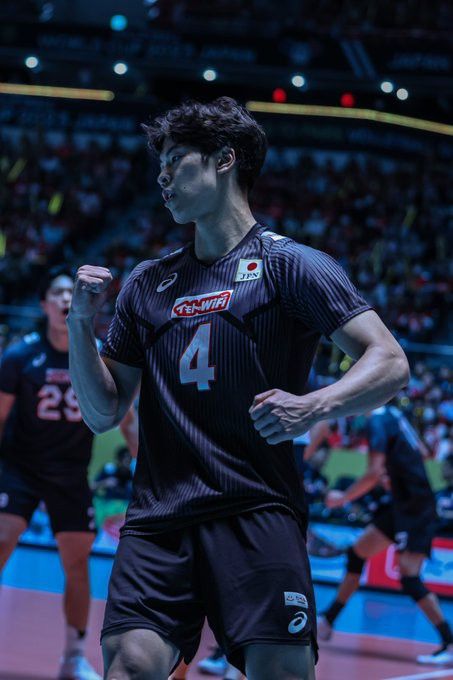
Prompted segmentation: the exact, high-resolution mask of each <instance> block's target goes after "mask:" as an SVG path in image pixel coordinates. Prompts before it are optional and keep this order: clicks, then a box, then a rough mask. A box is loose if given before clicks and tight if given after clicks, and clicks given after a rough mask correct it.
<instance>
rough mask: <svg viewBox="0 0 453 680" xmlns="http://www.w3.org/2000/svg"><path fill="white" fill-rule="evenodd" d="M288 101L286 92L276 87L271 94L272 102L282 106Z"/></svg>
mask: <svg viewBox="0 0 453 680" xmlns="http://www.w3.org/2000/svg"><path fill="white" fill-rule="evenodd" d="M287 99H288V95H287V94H286V91H285V90H284V89H283V88H282V87H276V88H275V90H274V91H273V92H272V101H273V102H275V103H277V104H283V103H284V102H286V100H287Z"/></svg>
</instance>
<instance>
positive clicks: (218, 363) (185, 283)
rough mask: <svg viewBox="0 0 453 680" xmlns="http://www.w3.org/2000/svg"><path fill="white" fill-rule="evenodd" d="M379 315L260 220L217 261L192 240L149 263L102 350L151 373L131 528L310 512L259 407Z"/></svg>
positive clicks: (323, 258) (337, 271)
mask: <svg viewBox="0 0 453 680" xmlns="http://www.w3.org/2000/svg"><path fill="white" fill-rule="evenodd" d="M368 309H369V306H368V304H367V303H366V302H365V300H364V299H363V298H362V297H361V296H360V295H359V293H358V292H357V290H356V289H355V287H354V286H353V285H352V284H351V282H350V281H349V279H348V278H347V276H346V274H345V272H344V271H343V270H342V269H341V267H340V266H339V265H338V264H337V263H336V262H335V261H334V260H333V259H332V258H331V257H329V256H328V255H326V254H325V253H322V252H320V251H317V250H313V249H312V248H309V247H306V246H303V245H300V244H299V243H296V242H294V241H293V240H291V239H289V238H284V237H282V236H279V235H277V234H274V233H273V232H270V231H268V230H267V229H266V228H264V227H262V226H260V225H255V226H254V227H253V228H252V229H251V230H250V231H249V232H248V233H247V234H246V236H245V237H244V238H243V239H242V241H241V242H240V243H239V244H238V245H237V246H236V247H235V248H234V249H233V250H232V251H230V252H229V253H228V254H227V255H225V256H224V257H222V258H220V259H219V260H217V261H215V262H213V263H212V264H206V263H203V262H201V261H199V260H198V259H197V257H196V255H195V252H194V247H193V244H189V245H188V246H186V247H184V248H181V249H180V250H178V251H176V252H174V253H172V254H170V255H168V256H166V257H164V258H162V259H160V260H150V261H147V262H142V263H141V264H139V265H138V266H137V267H136V268H135V270H134V271H133V272H132V274H131V275H130V277H129V278H128V280H127V281H126V283H125V285H124V287H123V289H122V290H121V292H120V294H119V296H118V300H117V305H116V313H115V316H114V318H113V321H112V323H111V326H110V329H109V332H108V337H107V341H106V343H105V345H104V348H103V355H104V356H105V357H110V358H112V359H115V360H116V361H119V362H122V363H125V364H129V365H131V366H136V367H140V368H141V369H142V381H141V393H140V404H139V422H140V444H139V453H138V459H137V467H136V472H135V478H134V493H133V499H132V502H131V504H130V506H129V510H128V513H127V518H126V525H125V529H124V532H125V533H126V532H134V531H140V530H143V531H161V530H163V529H165V528H167V527H171V528H176V527H178V526H182V525H184V524H190V523H192V522H195V521H201V520H202V519H208V518H212V517H217V516H221V515H226V514H232V513H237V512H242V511H246V510H249V509H257V508H261V507H267V506H272V505H276V506H281V507H284V508H286V509H289V510H290V511H292V512H293V513H295V514H297V515H298V516H303V517H305V514H306V508H305V500H304V497H303V491H302V489H301V486H300V483H299V478H298V475H297V472H296V470H295V465H294V460H293V452H292V442H284V443H282V444H279V445H277V446H270V445H269V444H267V443H266V441H265V440H264V439H263V438H262V437H261V436H260V435H259V434H258V432H257V431H256V430H255V428H254V427H253V423H252V420H251V418H250V415H249V408H250V406H251V405H252V402H253V398H254V396H255V395H256V394H258V393H261V392H264V391H265V390H268V389H271V388H280V389H282V390H286V391H288V392H292V393H295V394H302V393H303V392H304V386H305V384H306V382H307V379H308V375H309V372H310V368H311V366H312V363H313V358H314V355H315V351H316V347H317V345H318V342H319V339H320V337H321V335H322V334H324V335H326V336H329V335H330V334H331V333H332V332H333V331H335V330H336V329H337V328H339V327H340V326H342V325H343V324H344V323H346V322H347V321H348V320H349V319H351V318H352V317H354V316H356V315H357V314H360V313H361V312H364V311H365V310H368Z"/></svg>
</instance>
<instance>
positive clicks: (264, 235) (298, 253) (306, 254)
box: [258, 229, 339, 267]
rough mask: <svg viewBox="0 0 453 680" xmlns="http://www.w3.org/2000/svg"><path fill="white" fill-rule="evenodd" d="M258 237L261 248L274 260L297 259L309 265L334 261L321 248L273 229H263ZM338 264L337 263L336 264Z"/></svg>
mask: <svg viewBox="0 0 453 680" xmlns="http://www.w3.org/2000/svg"><path fill="white" fill-rule="evenodd" d="M258 238H259V239H260V241H261V243H262V244H263V248H264V250H265V251H267V253H268V255H269V256H270V258H271V260H276V261H280V262H282V263H284V262H285V261H286V262H288V263H289V264H294V261H295V260H296V261H299V262H301V263H303V264H306V266H307V267H309V266H310V265H314V266H317V265H318V266H322V265H327V264H329V263H332V262H333V263H335V264H337V263H336V261H335V260H334V259H333V258H332V257H331V256H330V255H328V254H327V253H325V252H323V251H322V250H316V248H311V247H310V246H307V245H305V244H304V243H299V241H295V240H294V239H293V238H290V237H289V236H283V235H282V234H277V233H275V232H273V231H270V230H268V229H265V230H264V231H262V232H260V233H259V234H258ZM337 266H339V265H337Z"/></svg>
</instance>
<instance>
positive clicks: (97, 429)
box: [86, 423, 116, 434]
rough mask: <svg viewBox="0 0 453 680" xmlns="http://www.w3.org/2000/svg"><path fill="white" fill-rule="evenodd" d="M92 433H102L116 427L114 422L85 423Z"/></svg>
mask: <svg viewBox="0 0 453 680" xmlns="http://www.w3.org/2000/svg"><path fill="white" fill-rule="evenodd" d="M86 424H87V425H88V427H89V428H90V430H91V431H92V432H93V434H104V432H108V431H109V430H113V429H114V428H115V427H116V423H86Z"/></svg>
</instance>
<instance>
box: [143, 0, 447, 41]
mask: <svg viewBox="0 0 453 680" xmlns="http://www.w3.org/2000/svg"><path fill="white" fill-rule="evenodd" d="M149 19H150V20H152V21H153V22H154V23H157V24H158V25H159V24H160V25H162V26H167V27H177V26H179V25H184V26H186V27H187V25H192V24H193V23H194V22H200V23H201V22H203V21H204V22H206V21H209V20H210V21H212V22H213V23H214V25H215V24H216V22H217V23H218V22H220V21H222V20H224V21H225V20H228V21H229V22H233V27H236V29H237V30H239V29H240V28H241V26H244V27H245V26H247V24H248V22H250V23H251V22H253V25H254V27H255V28H256V27H257V26H258V27H262V28H263V29H264V28H265V27H267V26H268V25H272V27H273V29H274V31H275V30H277V28H280V29H283V28H291V29H292V30H294V29H299V30H301V31H306V30H310V31H311V32H314V33H316V32H328V33H338V32H339V31H343V32H348V31H357V30H360V31H361V33H367V32H368V33H382V32H400V33H403V34H404V35H407V34H408V33H410V32H417V35H420V33H433V32H443V31H445V30H447V26H449V25H450V26H451V22H452V20H453V16H452V9H451V3H449V2H448V0H430V1H428V0H412V1H408V0H396V1H395V0H384V1H382V0H379V1H378V0H372V1H369V2H362V3H360V2H353V0H303V2H301V0H283V3H281V4H280V5H279V12H278V13H276V11H275V2H273V0H217V2H216V3H215V4H213V3H212V2H210V0H177V1H176V2H172V3H167V4H166V5H163V6H161V7H159V8H154V7H153V8H152V10H151V11H150V12H149Z"/></svg>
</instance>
